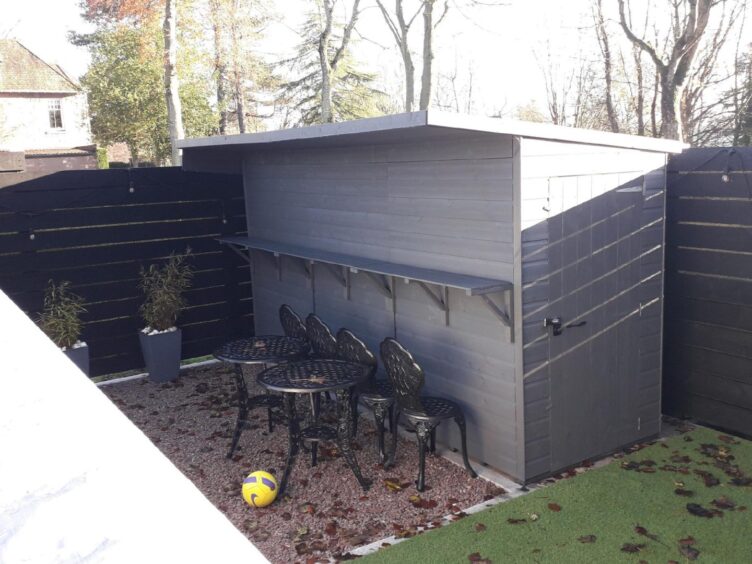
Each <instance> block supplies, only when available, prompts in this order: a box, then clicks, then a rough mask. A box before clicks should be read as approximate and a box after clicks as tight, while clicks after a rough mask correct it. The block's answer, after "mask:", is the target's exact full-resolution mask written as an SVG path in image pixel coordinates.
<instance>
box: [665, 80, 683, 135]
mask: <svg viewBox="0 0 752 564" xmlns="http://www.w3.org/2000/svg"><path fill="white" fill-rule="evenodd" d="M660 77H661V137H663V138H664V139H680V140H681V139H683V138H682V125H681V120H680V119H679V116H680V115H681V89H680V88H679V87H678V86H677V85H676V83H675V81H674V80H672V77H670V76H669V73H668V71H663V72H661V73H660Z"/></svg>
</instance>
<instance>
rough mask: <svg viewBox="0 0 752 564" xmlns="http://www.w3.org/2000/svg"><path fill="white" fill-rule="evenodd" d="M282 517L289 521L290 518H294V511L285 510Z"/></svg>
mask: <svg viewBox="0 0 752 564" xmlns="http://www.w3.org/2000/svg"><path fill="white" fill-rule="evenodd" d="M280 517H282V519H283V520H285V521H289V520H290V519H292V513H290V512H289V511H285V512H284V513H283V514H282V515H280Z"/></svg>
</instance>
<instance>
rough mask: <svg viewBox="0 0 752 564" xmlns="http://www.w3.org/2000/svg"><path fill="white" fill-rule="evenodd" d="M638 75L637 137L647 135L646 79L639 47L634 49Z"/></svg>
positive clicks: (636, 103)
mask: <svg viewBox="0 0 752 564" xmlns="http://www.w3.org/2000/svg"><path fill="white" fill-rule="evenodd" d="M632 55H633V56H634V61H635V71H636V73H637V100H636V101H635V112H636V113H637V135H645V91H644V88H645V79H644V77H643V74H642V51H641V50H640V48H639V47H634V48H633V49H632Z"/></svg>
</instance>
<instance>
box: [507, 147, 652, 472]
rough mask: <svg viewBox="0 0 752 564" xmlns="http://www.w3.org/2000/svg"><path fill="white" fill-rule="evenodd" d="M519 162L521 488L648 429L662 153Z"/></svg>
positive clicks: (566, 155) (575, 153)
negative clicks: (559, 324) (558, 324)
mask: <svg viewBox="0 0 752 564" xmlns="http://www.w3.org/2000/svg"><path fill="white" fill-rule="evenodd" d="M520 163H521V164H520V166H521V202H520V206H521V224H522V233H521V246H522V252H521V256H522V259H521V266H522V276H521V282H522V298H521V309H522V329H523V339H522V340H521V342H520V345H519V346H520V347H521V348H522V357H523V358H522V366H523V374H524V403H525V410H524V420H525V423H524V429H525V476H526V478H527V479H532V478H535V477H538V476H542V475H545V474H549V473H551V472H555V471H557V470H559V469H561V468H564V467H566V466H570V465H572V464H576V463H579V462H580V461H582V460H584V459H586V458H589V457H592V456H596V455H598V454H603V453H606V452H608V451H611V450H614V449H616V448H618V447H619V446H622V445H625V444H627V443H630V442H634V441H636V440H639V439H641V438H644V437H648V436H651V435H654V434H656V433H657V432H658V431H659V425H660V420H659V418H660V382H661V322H662V310H663V307H662V297H663V280H662V268H663V231H664V221H663V218H664V206H665V204H664V202H665V155H664V154H663V153H653V152H645V151H638V150H629V149H617V148H611V147H601V146H591V145H576V144H568V143H563V142H555V141H544V140H532V139H523V140H522V141H521V158H520ZM555 316H562V317H563V319H564V322H565V323H568V322H570V321H586V325H584V326H581V327H577V328H571V329H565V330H564V332H563V334H562V335H561V336H559V337H553V336H551V330H550V329H545V328H544V327H543V321H544V318H546V317H555Z"/></svg>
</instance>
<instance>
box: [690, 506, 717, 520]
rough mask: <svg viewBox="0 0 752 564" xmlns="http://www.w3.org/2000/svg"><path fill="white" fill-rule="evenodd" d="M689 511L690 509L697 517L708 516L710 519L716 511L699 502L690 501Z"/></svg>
mask: <svg viewBox="0 0 752 564" xmlns="http://www.w3.org/2000/svg"><path fill="white" fill-rule="evenodd" d="M687 511H689V512H690V513H691V514H692V515H694V516H695V517H706V518H708V519H710V518H712V517H713V516H714V513H713V512H712V511H710V510H709V509H706V508H705V507H703V506H702V505H700V504H699V503H688V504H687Z"/></svg>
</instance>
